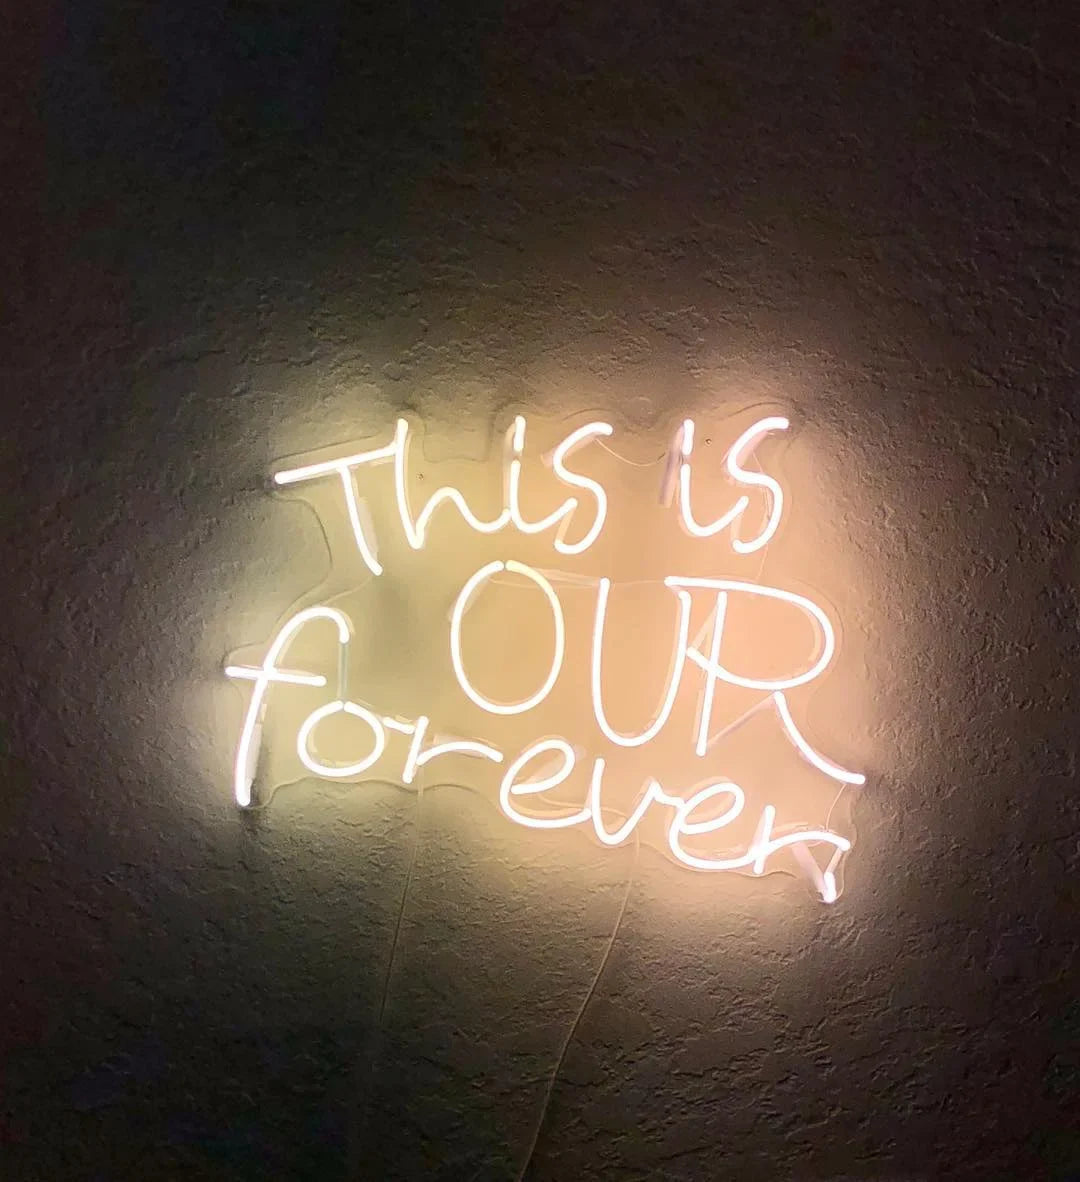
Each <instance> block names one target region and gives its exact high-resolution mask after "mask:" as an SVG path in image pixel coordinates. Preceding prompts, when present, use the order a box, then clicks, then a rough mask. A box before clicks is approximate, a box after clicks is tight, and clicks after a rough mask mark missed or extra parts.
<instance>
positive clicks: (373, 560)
mask: <svg viewBox="0 0 1080 1182" xmlns="http://www.w3.org/2000/svg"><path fill="white" fill-rule="evenodd" d="M341 485H342V488H343V489H344V491H345V505H346V507H347V508H348V510H349V524H350V525H351V526H352V531H353V537H354V538H355V539H356V548H357V549H358V550H359V551H360V557H361V558H363V560H364V563H365V565H366V566H367V568H368V570H370V571H371V573H372V574H373V575H381V574H382V573H383V568H382V563H381V562H379V559H378V556H377V555H376V553H375V544H374V535H375V530H374V527H372V525H371V517H370V514H367V513H366V506H365V512H364V513H362V512H361V505H360V502H359V501H358V500H357V496H356V486H355V485H354V484H353V477H352V473H351V472H350V471H349V470H348V469H342V472H341ZM361 516H367V518H368V527H369V528H370V529H371V534H372V537H371V539H369V538H368V536H367V531H366V530H365V529H364V523H363V521H361Z"/></svg>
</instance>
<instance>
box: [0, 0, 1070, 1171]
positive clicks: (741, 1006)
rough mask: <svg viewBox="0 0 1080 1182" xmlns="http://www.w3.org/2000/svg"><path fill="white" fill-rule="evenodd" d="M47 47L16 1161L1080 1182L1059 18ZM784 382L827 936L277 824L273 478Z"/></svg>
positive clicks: (1033, 15)
mask: <svg viewBox="0 0 1080 1182" xmlns="http://www.w3.org/2000/svg"><path fill="white" fill-rule="evenodd" d="M4 23H5V25H6V32H5V35H4V38H3V40H4V44H5V49H4V51H3V52H4V54H5V57H6V60H5V63H4V68H3V70H2V75H3V77H4V79H5V83H6V86H5V89H6V90H7V91H8V96H9V100H10V101H8V102H5V104H4V112H5V113H4V128H3V140H4V148H5V154H6V160H7V163H6V165H5V169H4V178H5V179H4V185H3V196H2V203H3V204H2V211H3V214H4V224H3V234H2V244H0V259H2V262H3V270H2V274H3V283H2V284H0V315H2V317H3V341H4V343H3V354H2V355H3V406H4V412H3V432H2V439H3V453H2V460H3V462H2V463H0V517H2V529H3V566H4V571H5V577H4V579H3V610H2V612H0V620H2V623H0V637H2V654H3V677H2V678H0V704H2V710H3V713H2V716H0V721H2V731H3V773H2V776H3V778H2V791H0V899H2V908H0V911H2V914H3V917H4V929H3V932H4V934H3V938H2V941H0V948H2V953H0V981H2V1001H3V1010H2V1014H3V1019H2V1023H0V1035H2V1040H3V1041H2V1048H0V1050H2V1065H3V1067H2V1077H0V1078H2V1086H3V1092H2V1096H0V1112H2V1121H0V1154H2V1161H0V1173H2V1174H3V1176H4V1177H10V1178H13V1179H15V1178H18V1179H37V1178H41V1179H56V1178H86V1179H99V1178H100V1179H113V1178H135V1177H139V1178H174V1177H175V1178H180V1177H183V1178H185V1179H195V1178H207V1179H234V1178H235V1179H248V1178H256V1177H258V1178H316V1179H333V1178H345V1177H351V1178H376V1179H378V1178H398V1177H401V1178H404V1177H408V1178H414V1177H415V1178H422V1177H433V1178H434V1177H439V1178H449V1179H462V1180H463V1182H464V1180H468V1179H489V1178H490V1179H502V1178H515V1177H517V1176H518V1174H519V1173H520V1172H521V1171H522V1169H523V1168H524V1167H525V1163H526V1161H529V1162H530V1165H529V1176H530V1177H532V1178H536V1179H540V1178H545V1179H574V1180H578V1179H589V1178H613V1179H615V1178H626V1179H630V1178H654V1177H655V1178H660V1177H663V1178H674V1179H723V1178H736V1177H743V1178H762V1179H771V1178H799V1179H803V1178H807V1179H812V1178H823V1179H824V1178H829V1179H836V1178H842V1177H844V1178H847V1177H850V1178H877V1179H886V1178H891V1179H895V1178H901V1177H903V1178H972V1179H974V1178H979V1179H983V1178H1010V1179H1012V1178H1015V1179H1027V1178H1064V1177H1069V1176H1075V1171H1076V1170H1077V1169H1080V1137H1078V1132H1077V1118H1076V1111H1077V1093H1078V1079H1077V1075H1078V1065H1077V1056H1078V1049H1077V1048H1078V1038H1080V1011H1078V1008H1077V985H1076V940H1077V934H1078V921H1077V914H1078V912H1077V903H1078V897H1077V863H1078V857H1080V846H1078V832H1080V831H1078V825H1077V810H1076V795H1075V783H1076V738H1075V736H1076V724H1075V710H1076V705H1077V691H1076V688H1075V676H1076V672H1077V669H1078V668H1080V652H1078V643H1077V628H1076V596H1075V587H1076V576H1077V558H1076V523H1077V515H1076V494H1077V476H1078V461H1077V458H1076V452H1077V441H1078V438H1080V423H1078V421H1077V393H1076V382H1077V369H1078V363H1080V357H1078V354H1077V345H1076V335H1075V321H1076V314H1077V264H1078V256H1080V239H1078V236H1077V229H1076V224H1077V216H1078V213H1080V200H1078V182H1077V169H1078V158H1077V152H1076V142H1077V138H1076V137H1077V123H1076V116H1077V97H1076V96H1077V93H1078V83H1080V77H1078V73H1077V67H1076V60H1077V57H1076V51H1077V43H1076V42H1077V38H1076V36H1075V23H1076V22H1075V13H1074V12H1071V11H1070V6H1068V5H1061V6H1060V10H1059V13H1058V14H1055V11H1054V9H1053V7H1052V6H1049V5H1047V6H1041V5H1035V4H1029V5H1006V4H989V3H988V4H977V3H974V2H973V0H964V2H963V3H960V4H929V3H926V4H923V3H909V4H906V5H897V6H893V5H887V4H873V3H864V4H858V5H855V4H851V5H840V4H828V3H826V4H821V5H812V4H802V3H765V4H762V3H742V4H724V3H720V4H711V5H706V4H690V3H666V4H663V5H654V4H649V3H636V2H633V0H631V2H629V3H623V4H619V5H608V4H601V5H575V4H549V3H545V2H538V0H532V2H529V3H521V4H516V5H515V4H509V5H499V4H488V5H482V4H465V3H457V4H442V5H436V4H431V5H421V4H387V5H375V6H369V5H359V4H356V5H353V4H347V3H344V2H340V3H332V2H324V3H311V4H307V5H296V6H294V7H287V6H285V5H282V4H276V3H265V4H256V3H253V2H240V0H236V2H235V3H232V4H224V5H222V4H209V3H184V4H172V5H169V4H152V3H146V4H134V3H123V4H122V3H111V4H105V5H98V4H85V3H68V4H57V3H54V4H41V5H25V6H22V7H21V8H17V9H16V8H14V7H13V8H12V9H11V11H10V12H9V13H8V15H7V16H6V17H5V22H4ZM744 380H745V381H747V382H756V383H758V385H759V386H760V388H762V389H764V390H767V391H768V392H770V393H772V394H776V395H778V396H780V397H782V398H783V399H785V400H787V401H788V402H790V403H792V404H794V405H796V406H798V407H799V408H800V410H801V411H803V412H804V413H805V418H806V420H807V421H808V422H811V423H817V424H820V425H821V429H822V430H826V429H827V430H828V431H829V432H830V436H829V437H830V439H831V440H832V441H833V444H834V446H835V447H836V449H837V455H838V462H839V461H842V463H843V464H844V466H845V471H846V472H848V473H849V475H848V478H847V479H846V480H845V481H844V482H842V484H843V487H841V488H839V489H838V491H837V497H838V501H837V505H838V514H839V518H838V520H839V522H840V524H839V526H838V534H837V536H838V537H839V538H842V541H843V545H844V546H846V547H847V555H848V557H851V556H855V557H856V558H857V559H858V563H859V567H860V569H861V570H862V571H863V572H864V580H863V582H862V584H861V585H860V586H859V587H857V588H849V594H850V596H851V602H853V603H855V604H856V605H857V606H856V609H855V610H856V612H857V613H858V614H859V618H860V619H861V620H862V621H863V626H864V628H865V630H866V632H867V636H868V646H867V656H866V668H865V670H864V671H863V675H862V676H863V681H862V682H861V683H860V684H862V685H863V686H864V687H865V692H866V694H867V695H869V700H870V703H871V707H872V711H871V713H872V717H873V718H874V720H875V722H874V725H873V729H872V733H871V734H870V736H869V737H870V739H871V740H872V746H871V747H870V748H869V750H870V754H871V759H870V763H871V766H870V767H868V769H867V770H868V771H869V772H870V773H871V781H870V784H869V785H868V787H867V789H866V790H865V792H864V793H863V795H862V796H861V797H860V801H859V804H858V806H857V810H856V821H857V825H858V831H859V844H858V845H857V846H856V849H855V852H854V854H853V855H852V859H851V862H850V863H849V865H850V867H851V871H850V874H849V882H848V889H847V892H846V894H845V895H844V897H843V898H842V899H841V901H840V902H839V903H838V904H837V905H836V907H835V908H832V909H823V908H820V907H819V906H817V905H816V904H813V903H812V902H809V901H808V900H807V898H806V897H805V893H804V892H802V891H801V890H800V888H799V887H798V886H797V884H792V883H791V882H785V881H783V880H782V881H780V882H777V881H776V880H774V879H768V880H766V881H765V882H764V883H757V884H747V883H746V882H744V881H741V880H740V881H739V882H735V883H733V884H730V885H726V886H724V887H723V888H722V889H719V890H718V891H717V892H714V893H709V892H705V893H701V894H699V895H696V896H694V897H693V904H694V905H693V908H692V909H687V910H685V911H684V910H680V908H679V907H678V906H677V905H675V904H673V902H672V897H671V894H670V892H669V891H666V890H665V889H664V882H665V879H664V877H663V875H664V873H666V872H665V871H663V870H661V869H657V868H656V867H655V866H650V865H648V864H646V862H647V858H646V854H645V853H644V852H643V853H642V854H641V865H635V864H634V863H633V861H632V854H631V853H630V852H629V851H622V852H621V853H625V855H626V856H625V857H608V858H597V859H596V860H595V862H589V863H585V862H580V861H579V862H578V863H575V865H574V867H573V872H572V873H571V872H569V871H568V870H567V867H566V865H565V864H560V863H559V862H557V861H549V860H547V859H545V858H544V857H541V856H536V857H533V858H522V857H521V856H520V849H519V851H518V855H519V856H518V858H517V860H516V862H515V859H513V858H511V857H508V855H507V852H506V849H505V847H502V846H500V845H499V842H500V841H501V840H502V839H501V838H500V837H499V835H498V832H497V826H494V825H492V824H491V823H490V822H489V819H488V818H487V814H486V813H484V812H483V811H482V810H480V805H479V804H476V803H475V802H473V801H472V800H471V798H468V797H467V796H465V795H464V794H457V795H456V796H455V795H454V794H453V793H449V794H445V795H443V796H439V795H438V794H433V795H432V796H431V798H430V800H429V801H427V802H425V806H424V807H425V812H424V815H423V817H422V818H421V819H420V822H419V824H418V819H417V815H416V813H415V810H414V802H413V801H412V800H411V799H410V798H407V797H404V796H402V795H401V794H400V793H396V792H394V791H393V790H392V789H389V788H387V789H385V790H383V789H374V790H372V791H371V792H370V793H368V794H352V795H345V796H343V795H341V794H333V793H323V794H320V793H319V792H318V791H316V790H315V789H314V788H312V789H310V791H309V792H308V793H307V794H306V795H301V796H299V797H297V798H296V803H295V804H291V805H289V806H284V805H283V806H282V807H281V808H279V809H270V810H267V812H266V813H265V814H264V815H262V816H260V817H258V818H250V817H240V816H238V815H237V813H236V811H235V809H234V808H233V806H232V803H231V800H230V797H229V793H228V778H227V777H228V771H227V769H228V765H229V758H230V748H231V745H232V742H233V741H234V738H235V733H236V726H237V724H238V718H239V706H238V699H236V698H235V696H233V693H234V692H233V691H230V690H229V688H228V687H227V686H223V685H222V679H221V677H220V662H221V658H222V655H223V654H224V652H225V651H226V650H227V649H229V648H230V647H233V646H234V645H236V644H237V643H241V642H242V641H245V640H258V639H259V638H260V637H263V636H265V635H266V634H267V633H268V631H269V627H268V622H269V621H271V620H273V619H274V618H275V617H276V616H277V615H278V614H279V613H280V612H281V611H282V610H284V609H285V608H286V607H287V606H288V604H289V603H290V602H292V601H294V600H295V599H296V597H297V596H298V595H299V594H300V593H301V592H303V591H304V590H305V589H306V587H307V586H308V585H310V577H309V575H310V564H311V563H312V562H318V561H319V560H320V558H319V556H320V554H321V551H320V550H319V548H318V546H317V545H316V544H315V542H314V541H313V540H312V539H311V537H310V534H309V531H307V529H306V524H305V521H304V520H303V519H302V518H301V517H299V516H297V517H292V516H288V515H287V514H286V515H285V516H284V517H283V516H282V513H283V510H282V509H281V506H280V505H275V504H274V503H272V502H271V501H270V499H269V498H267V497H266V496H265V493H264V491H263V487H262V480H263V478H264V474H265V472H266V470H267V467H268V465H269V463H270V461H271V459H272V458H274V457H276V456H278V455H281V454H285V453H288V452H297V451H300V450H302V449H303V448H305V447H314V446H317V445H320V444H324V443H329V442H334V441H335V440H336V439H337V438H348V437H355V436H357V435H360V434H363V433H364V431H365V429H367V428H368V426H369V425H370V424H371V423H374V422H378V423H383V422H385V421H386V418H387V416H388V415H390V414H392V413H393V410H394V409H396V408H402V407H404V408H409V409H413V410H416V411H418V412H420V413H423V414H424V415H426V416H429V417H431V416H434V417H435V418H436V419H437V418H439V416H443V417H444V418H445V417H458V418H461V419H465V418H468V417H469V416H473V415H475V416H481V415H486V414H488V413H490V411H491V410H492V409H494V408H497V407H499V406H502V405H504V404H506V403H507V402H508V401H509V400H513V399H517V400H519V401H520V400H521V399H523V398H524V399H526V400H528V398H529V397H531V396H535V397H536V398H537V399H538V400H540V401H543V400H545V399H546V403H545V404H547V403H554V404H556V405H557V404H559V402H560V399H565V405H566V406H567V407H569V408H573V406H574V405H575V403H577V404H580V399H581V398H587V400H588V403H587V404H590V405H604V406H608V407H610V408H612V413H615V414H622V415H624V417H625V416H630V417H631V418H632V417H633V415H638V416H639V417H642V418H643V420H647V421H651V420H650V416H652V417H653V418H656V417H657V416H661V415H664V414H667V413H669V412H670V411H672V410H673V409H676V408H681V407H689V406H701V405H702V404H706V405H707V404H708V399H709V397H710V392H711V391H714V390H715V389H716V388H717V384H718V383H719V384H721V385H725V386H730V385H731V384H732V383H733V382H739V381H744ZM530 391H531V392H532V394H530ZM252 587H259V588H263V589H267V588H270V589H272V590H271V591H268V592H266V593H265V594H263V595H262V597H261V599H260V598H259V597H257V596H256V597H255V598H254V600H253V597H252V594H251V589H252ZM253 604H254V606H253ZM410 868H411V869H410ZM407 877H408V879H409V889H408V892H407V893H403V888H404V886H405V883H406V879H407ZM403 900H404V902H403ZM624 901H625V913H624V914H623V913H622V908H623V906H624ZM620 915H621V916H622V918H621V922H620V923H618V925H617V928H616V921H617V920H618V919H619V917H620ZM613 931H616V932H617V934H616V936H615V939H614V942H613V943H610V955H608V949H609V942H610V941H611V937H612V932H613ZM392 949H393V950H394V951H393V959H392V960H391V953H392ZM605 956H606V960H605ZM601 964H603V973H602V974H601V975H600V977H599V979H598V980H596V975H597V970H598V968H599V967H600V966H601ZM594 980H596V983H595V989H594V990H593V992H592V993H591V994H590V990H591V989H593V983H594ZM586 1000H588V1005H587V1006H586V1007H585V1009H584V1012H583V1014H582V1016H581V1021H580V1023H579V1025H578V1026H577V1027H576V1028H575V1029H574V1033H573V1039H572V1041H571V1043H570V1045H569V1048H568V1050H567V1052H566V1057H565V1061H564V1062H563V1063H562V1065H561V1068H560V1070H559V1073H558V1078H557V1080H556V1083H555V1085H554V1088H553V1089H552V1091H551V1095H550V1103H548V1102H547V1099H546V1094H547V1087H548V1081H549V1079H550V1077H551V1073H552V1071H553V1069H554V1067H555V1065H556V1062H557V1060H558V1056H559V1054H560V1049H561V1047H562V1045H563V1043H564V1040H565V1039H566V1037H567V1035H568V1034H569V1033H570V1031H571V1028H572V1024H573V1023H574V1020H575V1018H576V1017H577V1016H578V1015H579V1012H581V1010H582V1006H583V1005H584V1003H585V1002H586ZM542 1114H543V1120H542V1123H541V1115H542ZM537 1130H538V1131H537ZM534 1138H535V1151H534V1152H532V1148H531V1147H532V1145H533V1141H534ZM530 1153H531V1157H530ZM1070 1170H1072V1171H1073V1173H1072V1174H1070Z"/></svg>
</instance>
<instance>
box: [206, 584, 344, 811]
mask: <svg viewBox="0 0 1080 1182" xmlns="http://www.w3.org/2000/svg"><path fill="white" fill-rule="evenodd" d="M310 620H330V621H331V622H332V623H334V624H336V625H337V632H338V644H339V645H342V646H344V645H347V644H348V643H349V639H350V637H351V636H352V624H351V622H350V621H349V617H348V616H346V615H345V613H344V612H341V611H338V610H337V608H333V607H323V606H321V605H319V606H317V607H308V608H304V610H303V611H299V612H297V613H296V615H294V616H292V617H291V618H290V619H289V620H287V621H286V622H285V623H284V624H283V625H282V626H281V628H280V629H279V631H278V634H277V636H275V637H274V639H273V641H272V642H271V644H270V648H269V649H268V650H267V653H266V656H265V658H264V659H263V663H262V668H261V669H260V670H258V671H257V672H256V675H255V676H254V677H251V676H250V671H248V670H243V671H242V672H241V669H242V667H240V666H236V665H230V666H228V667H227V668H226V670H225V672H226V675H227V676H229V677H237V676H242V677H243V678H245V679H250V680H252V681H253V682H254V685H253V687H252V691H251V701H250V702H248V708H247V713H246V714H245V715H244V725H243V727H242V728H241V731H240V741H239V743H238V744H237V747H236V762H235V764H234V765H233V795H234V796H235V798H236V803H237V804H238V805H239V806H240V807H241V808H247V807H248V806H249V805H250V804H251V786H252V784H253V783H254V781H255V772H256V769H257V764H258V754H259V753H258V746H257V744H256V743H255V738H256V733H257V732H258V733H259V734H260V735H261V714H262V710H263V704H264V701H265V699H266V693H267V690H268V689H269V687H270V685H271V683H272V682H275V681H284V682H285V683H286V684H290V685H297V684H300V683H299V682H298V681H297V677H307V676H310V677H313V678H314V677H316V676H317V675H316V674H296V673H293V672H291V671H281V670H279V669H278V668H277V660H278V658H279V657H280V656H281V655H282V653H283V652H284V651H285V648H286V647H287V646H288V644H289V642H290V641H291V640H292V639H293V637H294V636H295V635H296V633H297V631H298V630H299V629H300V628H302V627H303V626H304V625H305V624H306V623H308V622H309V621H310ZM305 684H306V683H305ZM311 684H317V683H316V682H314V681H313V682H312V683H311ZM322 684H323V685H325V684H326V679H325V678H323V679H322Z"/></svg>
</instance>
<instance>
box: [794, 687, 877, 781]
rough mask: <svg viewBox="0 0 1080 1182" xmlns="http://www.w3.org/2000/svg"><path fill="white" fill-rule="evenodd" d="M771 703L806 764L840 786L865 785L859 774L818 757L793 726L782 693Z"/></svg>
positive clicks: (821, 756)
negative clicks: (840, 784)
mask: <svg viewBox="0 0 1080 1182" xmlns="http://www.w3.org/2000/svg"><path fill="white" fill-rule="evenodd" d="M773 701H774V702H775V703H776V709H777V712H778V713H779V715H780V721H781V722H782V723H783V724H784V730H786V731H787V734H788V738H789V739H790V740H791V741H792V742H793V743H794V744H795V746H796V747H797V748H798V749H799V752H800V753H801V754H802V756H803V758H805V759H806V760H807V762H808V763H811V764H813V765H814V767H816V768H817V769H818V771H820V772H824V773H825V775H827V776H830V777H832V779H834V780H839V781H840V782H841V783H842V784H865V783H866V777H865V776H864V775H862V774H861V773H860V772H849V771H848V770H847V769H846V768H842V767H841V766H840V765H839V764H837V763H833V762H832V760H831V759H826V758H825V757H824V756H823V755H819V754H818V753H817V752H816V751H815V750H814V749H813V747H811V746H810V744H809V743H808V742H807V741H806V740H805V739H804V738H803V736H802V734H801V733H800V731H799V728H798V727H797V726H796V725H795V720H794V719H793V718H792V717H791V709H790V708H789V706H788V703H787V698H786V697H785V696H784V695H783V694H782V693H779V692H778V693H775V694H773Z"/></svg>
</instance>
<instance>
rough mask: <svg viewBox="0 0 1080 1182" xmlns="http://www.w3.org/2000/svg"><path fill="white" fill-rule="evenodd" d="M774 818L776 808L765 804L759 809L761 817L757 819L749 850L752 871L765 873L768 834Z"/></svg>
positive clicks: (767, 854) (770, 831)
mask: <svg viewBox="0 0 1080 1182" xmlns="http://www.w3.org/2000/svg"><path fill="white" fill-rule="evenodd" d="M775 819H776V809H775V808H774V807H773V806H772V805H771V804H767V805H766V806H765V807H764V808H763V809H762V810H761V818H760V819H759V821H758V827H757V832H756V833H755V834H754V840H753V843H752V844H751V846H750V850H751V852H752V853H753V855H754V873H755V874H764V873H765V860H766V858H768V856H769V852H770V851H769V834H771V833H772V825H773V821H774V820H775Z"/></svg>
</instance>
